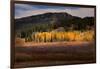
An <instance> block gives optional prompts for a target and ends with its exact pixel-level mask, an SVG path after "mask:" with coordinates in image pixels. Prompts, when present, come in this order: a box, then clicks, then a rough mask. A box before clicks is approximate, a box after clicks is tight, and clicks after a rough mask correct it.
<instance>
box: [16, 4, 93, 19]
mask: <svg viewBox="0 0 100 69" xmlns="http://www.w3.org/2000/svg"><path fill="white" fill-rule="evenodd" d="M47 12H67V13H69V14H71V15H73V16H79V17H82V18H83V17H86V16H94V8H81V7H67V6H66V7H64V6H47V5H28V4H15V18H21V17H26V16H32V15H38V14H43V13H47Z"/></svg>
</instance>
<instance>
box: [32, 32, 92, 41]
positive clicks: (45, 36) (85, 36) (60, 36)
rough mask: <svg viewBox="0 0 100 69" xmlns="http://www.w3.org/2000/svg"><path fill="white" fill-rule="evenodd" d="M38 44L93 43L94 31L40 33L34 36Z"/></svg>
mask: <svg viewBox="0 0 100 69" xmlns="http://www.w3.org/2000/svg"><path fill="white" fill-rule="evenodd" d="M32 39H34V40H33V41H36V42H54V41H92V40H93V39H94V32H93V31H85V32H81V31H69V32H38V33H36V34H34V35H32Z"/></svg>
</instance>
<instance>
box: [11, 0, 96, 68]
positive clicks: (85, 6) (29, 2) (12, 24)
mask: <svg viewBox="0 0 100 69" xmlns="http://www.w3.org/2000/svg"><path fill="white" fill-rule="evenodd" d="M15 3H17V4H31V5H50V6H51V5H52V6H65V7H66V6H69V7H70V6H71V7H83V8H94V24H95V25H94V33H95V36H94V43H95V48H94V49H95V61H94V62H92V63H96V6H95V5H81V4H67V3H49V2H35V1H11V25H10V26H11V36H10V37H11V40H10V41H11V47H10V49H11V59H10V60H11V64H10V65H11V66H10V67H11V68H12V69H13V68H16V67H15V58H16V57H15V18H14V16H15ZM75 64H88V62H87V63H70V64H66V63H65V64H64V63H63V64H53V63H51V64H48V65H45V64H44V65H42V64H41V65H36V66H19V67H17V68H24V67H41V66H56V65H75ZM89 64H90V63H89Z"/></svg>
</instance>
